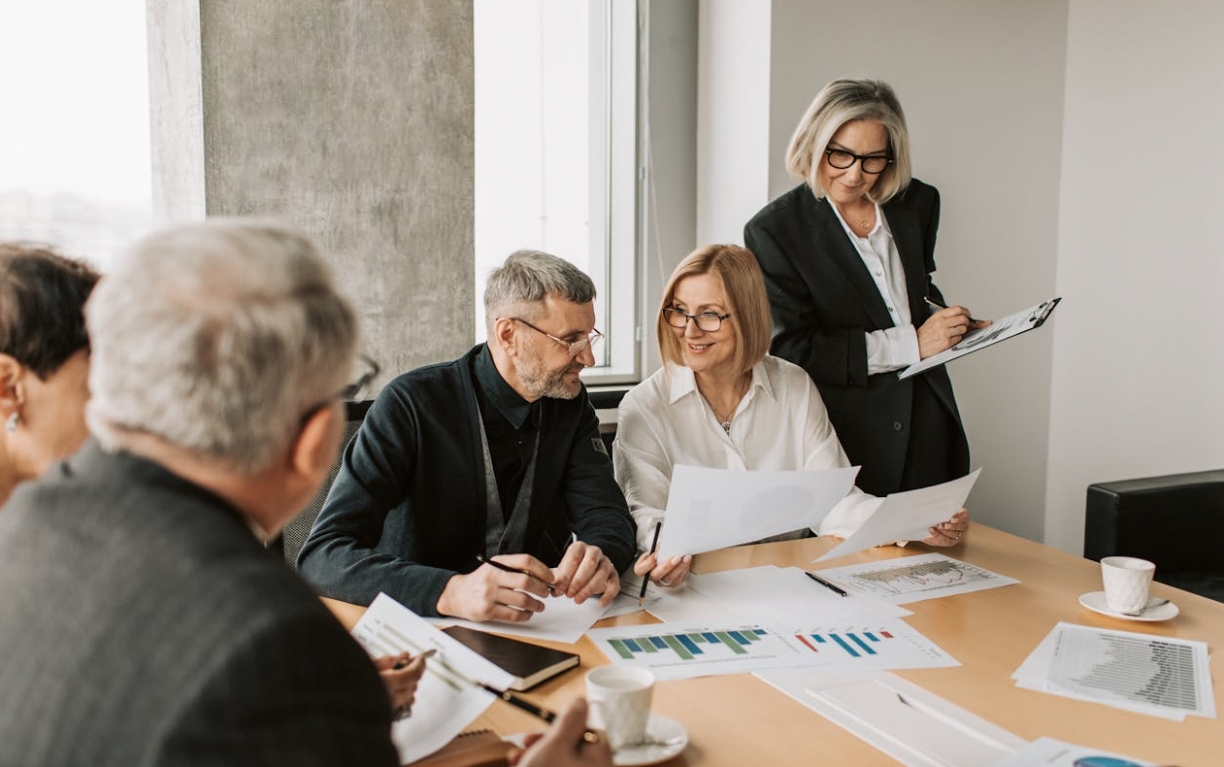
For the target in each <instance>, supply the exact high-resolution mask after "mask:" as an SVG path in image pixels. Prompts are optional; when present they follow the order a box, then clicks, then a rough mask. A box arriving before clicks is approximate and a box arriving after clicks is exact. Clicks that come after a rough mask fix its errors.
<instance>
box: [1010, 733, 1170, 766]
mask: <svg viewBox="0 0 1224 767" xmlns="http://www.w3.org/2000/svg"><path fill="white" fill-rule="evenodd" d="M1106 739H1107V740H1108V737H1106ZM1107 760H1113V761H1107ZM1097 764H1108V765H1110V767H1153V765H1154V763H1153V762H1141V761H1139V760H1138V759H1132V758H1131V757H1129V756H1122V755H1121V754H1116V753H1114V752H1112V751H1102V750H1101V749H1099V748H1087V747H1085V746H1077V745H1074V744H1071V743H1064V742H1062V741H1061V740H1054V739H1053V738H1038V739H1037V740H1034V741H1033V742H1032V743H1029V744H1028V745H1027V746H1025V747H1024V748H1022V749H1020V750H1019V751H1017V752H1016V753H1014V754H1012V755H1011V756H1009V757H1007V758H1006V759H1004V760H1003V761H1001V762H999V763H997V764H995V765H994V767H1085V765H1097Z"/></svg>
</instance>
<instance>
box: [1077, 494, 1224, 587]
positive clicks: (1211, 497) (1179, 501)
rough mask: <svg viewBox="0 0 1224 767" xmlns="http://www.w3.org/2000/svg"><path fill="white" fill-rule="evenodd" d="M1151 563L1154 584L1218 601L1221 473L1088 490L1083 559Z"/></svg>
mask: <svg viewBox="0 0 1224 767" xmlns="http://www.w3.org/2000/svg"><path fill="white" fill-rule="evenodd" d="M1113 555H1123V556H1132V557H1142V558H1143V559H1147V560H1150V561H1152V562H1155V563H1156V580H1158V581H1160V582H1161V583H1167V584H1169V585H1170V586H1176V587H1177V588H1179V589H1185V590H1186V591H1192V592H1194V593H1196V594H1201V595H1203V596H1205V597H1210V598H1211V599H1215V600H1218V601H1220V602H1224V470H1222V471H1202V472H1195V473H1192V474H1170V475H1167V476H1162V477H1144V478H1142V479H1128V480H1122V481H1118V482H1098V483H1095V484H1092V485H1089V486H1088V505H1087V513H1086V515H1085V517H1084V556H1085V557H1088V558H1089V559H1095V560H1100V559H1101V558H1102V557H1107V556H1113Z"/></svg>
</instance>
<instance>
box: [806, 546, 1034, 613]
mask: <svg viewBox="0 0 1224 767" xmlns="http://www.w3.org/2000/svg"><path fill="white" fill-rule="evenodd" d="M817 575H819V576H820V577H821V578H824V579H825V580H827V581H830V582H832V583H834V584H836V585H838V586H841V587H842V588H843V589H845V590H846V591H847V592H848V593H850V594H856V595H860V596H872V597H875V598H876V599H880V600H883V601H885V602H891V603H893V604H908V603H910V602H919V601H921V600H923V599H935V598H936V597H950V596H952V595H954V594H967V593H969V592H971V591H982V590H984V589H993V588H995V587H998V586H1008V585H1011V584H1013V583H1019V582H1020V581H1018V580H1016V579H1015V578H1008V577H1007V576H1006V575H999V574H998V573H993V572H991V571H990V570H986V569H983V568H981V567H977V566H976V565H971V564H969V563H967V562H961V561H960V560H957V559H953V558H952V557H949V556H945V555H944V554H937V553H929V554H918V555H915V556H911V557H905V558H904V559H890V560H888V561H886V562H864V563H862V564H857V565H846V566H845V567H832V568H829V569H827V570H818V571H817Z"/></svg>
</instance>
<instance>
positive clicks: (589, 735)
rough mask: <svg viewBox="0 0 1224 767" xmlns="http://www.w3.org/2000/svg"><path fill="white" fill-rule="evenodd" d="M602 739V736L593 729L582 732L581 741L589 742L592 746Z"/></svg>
mask: <svg viewBox="0 0 1224 767" xmlns="http://www.w3.org/2000/svg"><path fill="white" fill-rule="evenodd" d="M602 740H603V738H600V737H599V733H597V732H595V731H594V730H587V731H586V732H584V733H582V741H583V742H584V743H590V744H591V745H592V746H593V745H595V744H596V743H599V742H600V741H602Z"/></svg>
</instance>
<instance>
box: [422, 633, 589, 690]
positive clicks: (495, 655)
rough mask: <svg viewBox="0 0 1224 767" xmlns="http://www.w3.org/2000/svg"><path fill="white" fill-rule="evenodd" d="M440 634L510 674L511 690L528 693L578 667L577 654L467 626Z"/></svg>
mask: <svg viewBox="0 0 1224 767" xmlns="http://www.w3.org/2000/svg"><path fill="white" fill-rule="evenodd" d="M442 630H443V631H445V632H446V633H447V634H449V635H450V636H451V637H452V638H454V639H457V640H459V641H460V642H462V643H463V644H465V645H467V647H468V648H469V649H471V650H473V651H475V652H476V654H477V655H480V656H481V657H483V658H484V659H485V660H487V661H490V662H491V663H492V664H493V665H495V666H498V667H499V668H501V669H502V670H504V671H507V672H509V673H510V674H511V675H512V676H513V677H514V682H513V683H511V685H510V689H511V690H520V691H521V690H530V689H531V688H532V687H535V686H536V685H537V684H539V683H540V682H543V681H544V680H545V679H552V678H553V677H554V676H556V675H557V674H560V673H561V672H562V671H565V670H566V669H571V668H573V667H574V666H577V665H578V655H577V654H576V653H572V652H563V651H561V650H554V649H552V648H550V647H541V646H540V645H535V644H531V643H530V642H524V641H521V640H518V639H511V638H509V637H503V636H495V635H493V634H486V633H485V632H483V631H476V630H474V629H470V628H467V627H466V626H448V627H446V628H444V629H442Z"/></svg>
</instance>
